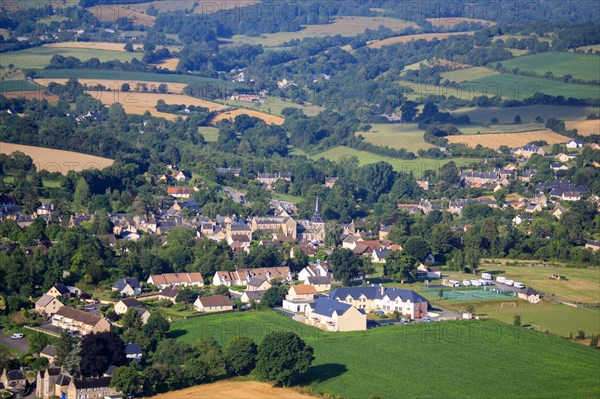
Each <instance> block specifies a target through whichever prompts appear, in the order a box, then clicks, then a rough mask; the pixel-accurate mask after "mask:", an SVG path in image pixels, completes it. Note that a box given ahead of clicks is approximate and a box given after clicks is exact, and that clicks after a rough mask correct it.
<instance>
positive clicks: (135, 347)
mask: <svg viewBox="0 0 600 399" xmlns="http://www.w3.org/2000/svg"><path fill="white" fill-rule="evenodd" d="M125 356H126V357H127V359H132V360H137V361H138V362H139V361H141V360H142V356H143V353H142V346H141V345H140V344H127V345H125Z"/></svg>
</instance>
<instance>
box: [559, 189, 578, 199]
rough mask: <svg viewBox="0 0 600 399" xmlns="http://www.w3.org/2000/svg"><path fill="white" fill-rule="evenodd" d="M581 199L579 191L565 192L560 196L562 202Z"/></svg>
mask: <svg viewBox="0 0 600 399" xmlns="http://www.w3.org/2000/svg"><path fill="white" fill-rule="evenodd" d="M581 197H582V192H581V191H565V192H564V193H562V195H561V196H560V199H561V200H563V201H579V200H580V199H581Z"/></svg>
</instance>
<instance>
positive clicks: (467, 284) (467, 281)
mask: <svg viewBox="0 0 600 399" xmlns="http://www.w3.org/2000/svg"><path fill="white" fill-rule="evenodd" d="M463 285H464V286H465V287H467V286H470V285H471V281H470V280H463Z"/></svg>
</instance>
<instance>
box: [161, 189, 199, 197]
mask: <svg viewBox="0 0 600 399" xmlns="http://www.w3.org/2000/svg"><path fill="white" fill-rule="evenodd" d="M193 193H194V189H193V188H189V187H169V188H167V195H170V196H171V197H174V198H186V199H187V198H190V196H191V195H192V194H193Z"/></svg>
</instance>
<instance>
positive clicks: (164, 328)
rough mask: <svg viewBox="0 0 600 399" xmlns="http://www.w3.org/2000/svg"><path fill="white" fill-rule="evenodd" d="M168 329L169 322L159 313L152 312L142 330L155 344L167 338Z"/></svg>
mask: <svg viewBox="0 0 600 399" xmlns="http://www.w3.org/2000/svg"><path fill="white" fill-rule="evenodd" d="M169 328H170V325H169V322H168V321H167V320H166V319H165V318H164V317H163V316H162V315H161V314H160V313H159V312H152V314H150V317H148V322H147V323H146V324H145V325H144V327H143V330H144V333H145V334H146V336H147V337H148V338H150V340H151V341H153V342H154V343H157V342H158V341H160V340H162V339H163V338H165V337H166V336H167V333H168V332H169Z"/></svg>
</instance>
